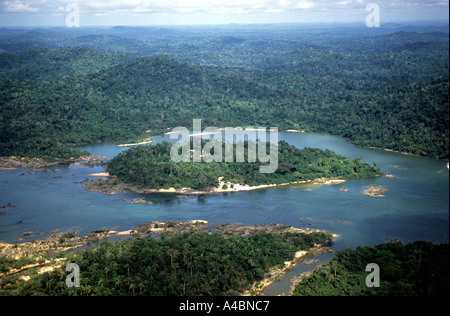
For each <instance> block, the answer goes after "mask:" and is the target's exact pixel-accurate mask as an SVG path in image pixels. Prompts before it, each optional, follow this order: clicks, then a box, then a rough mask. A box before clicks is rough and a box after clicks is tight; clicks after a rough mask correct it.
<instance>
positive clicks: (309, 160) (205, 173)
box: [107, 141, 381, 189]
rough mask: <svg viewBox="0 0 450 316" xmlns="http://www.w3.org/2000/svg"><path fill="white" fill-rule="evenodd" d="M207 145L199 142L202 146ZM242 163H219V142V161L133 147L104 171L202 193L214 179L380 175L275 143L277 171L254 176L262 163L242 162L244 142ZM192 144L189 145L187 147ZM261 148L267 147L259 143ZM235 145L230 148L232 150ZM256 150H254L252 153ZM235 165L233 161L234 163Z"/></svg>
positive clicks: (162, 147) (254, 181) (164, 148)
mask: <svg viewBox="0 0 450 316" xmlns="http://www.w3.org/2000/svg"><path fill="white" fill-rule="evenodd" d="M206 144H207V142H203V146H202V147H203V148H204V147H205V145H206ZM243 145H244V162H225V152H226V149H225V143H224V144H222V146H223V147H222V154H223V159H222V162H211V163H206V162H204V161H202V163H196V162H192V159H191V162H179V163H175V162H173V161H172V159H171V156H170V151H171V148H172V145H171V144H169V143H162V144H156V145H152V146H138V147H135V148H132V149H129V150H128V151H126V152H123V153H121V154H119V155H117V156H116V157H115V158H114V159H113V160H112V161H110V163H109V165H108V167H107V171H108V172H109V173H110V174H111V175H114V176H117V177H118V179H119V180H120V181H122V182H126V183H130V184H135V185H138V186H148V187H150V188H154V189H160V188H170V187H186V188H192V189H205V188H211V187H218V184H219V183H218V178H219V177H223V178H224V179H223V180H224V181H225V182H228V181H230V182H234V183H236V182H237V183H239V184H248V185H250V186H257V185H262V184H283V183H290V182H297V181H306V180H314V179H318V178H335V177H341V178H344V179H356V178H361V177H373V176H377V175H380V174H381V171H380V169H379V168H378V167H375V166H372V165H369V164H367V163H362V162H361V160H360V159H355V160H351V159H349V158H345V157H342V156H340V155H337V154H336V153H334V152H331V151H329V150H325V151H322V150H320V149H312V148H306V149H303V150H300V149H297V148H295V147H294V146H291V145H289V144H288V143H286V142H284V141H281V142H280V143H279V146H278V147H277V150H278V169H277V170H276V172H274V173H269V174H262V173H260V166H261V165H266V164H265V163H261V162H260V161H259V159H257V161H256V162H255V163H253V162H249V159H248V148H249V144H248V142H245V143H244V144H243ZM191 146H192V144H191ZM258 146H266V148H267V149H268V148H269V146H270V145H269V144H267V143H259V144H258ZM236 147H237V145H236V144H235V145H234V151H236ZM191 148H193V147H191ZM256 152H258V150H256ZM234 161H236V160H234Z"/></svg>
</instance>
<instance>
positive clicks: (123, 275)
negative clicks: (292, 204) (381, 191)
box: [0, 232, 331, 296]
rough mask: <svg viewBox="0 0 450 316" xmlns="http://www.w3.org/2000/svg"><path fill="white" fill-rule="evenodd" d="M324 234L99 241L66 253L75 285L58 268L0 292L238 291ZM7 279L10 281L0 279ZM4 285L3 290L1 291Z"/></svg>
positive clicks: (326, 236) (193, 235) (323, 239)
mask: <svg viewBox="0 0 450 316" xmlns="http://www.w3.org/2000/svg"><path fill="white" fill-rule="evenodd" d="M330 238H331V236H330V235H329V234H326V233H315V232H314V233H310V234H303V233H289V232H283V233H279V234H278V233H277V234H271V233H267V232H255V233H252V234H250V235H249V236H245V237H244V236H238V235H231V236H227V235H225V234H219V233H216V234H208V233H184V234H177V235H175V236H170V235H164V234H163V235H161V236H160V238H158V239H155V238H153V237H151V236H150V237H145V238H140V237H139V238H133V239H131V240H128V241H117V242H112V243H102V244H101V245H100V246H99V247H93V248H90V249H87V250H81V251H78V252H76V253H72V254H68V255H67V258H66V259H67V262H74V263H76V264H77V265H78V266H79V267H80V287H79V288H68V287H67V286H66V283H65V281H66V277H67V275H68V274H67V273H66V272H65V270H64V269H63V268H60V269H57V270H56V271H54V272H52V273H45V274H43V275H35V276H34V277H33V279H32V280H30V281H29V282H26V283H22V284H20V285H19V286H18V287H14V286H4V287H2V286H1V285H4V284H2V283H0V295H20V296H24V295H51V296H61V295H70V296H132V295H141V296H223V295H239V294H240V293H242V292H243V291H245V290H249V289H250V287H251V286H252V285H253V283H255V282H258V281H261V280H262V279H263V278H264V277H265V273H267V272H268V271H269V270H270V269H271V268H273V267H276V266H280V267H281V266H284V262H285V261H290V260H293V259H294V257H295V253H296V252H297V251H300V250H309V249H310V248H312V247H314V246H315V245H316V244H322V243H324V242H326V241H328V240H330ZM1 281H2V282H5V283H7V282H12V281H11V280H3V279H2V280H1ZM2 288H3V289H2Z"/></svg>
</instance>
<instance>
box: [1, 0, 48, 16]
mask: <svg viewBox="0 0 450 316" xmlns="http://www.w3.org/2000/svg"><path fill="white" fill-rule="evenodd" d="M30 5H31V4H30V3H29V2H24V1H17V0H16V1H4V3H3V9H4V11H5V12H9V13H36V12H39V8H35V7H31V6H30Z"/></svg>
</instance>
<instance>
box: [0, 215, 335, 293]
mask: <svg viewBox="0 0 450 316" xmlns="http://www.w3.org/2000/svg"><path fill="white" fill-rule="evenodd" d="M120 226H121V225H120ZM118 227H119V226H117V227H113V228H108V229H104V230H97V231H93V232H91V233H89V235H87V236H81V237H77V234H78V233H79V231H75V232H73V233H69V232H67V233H55V234H52V235H50V236H49V237H47V238H44V239H37V240H29V241H26V242H23V243H15V244H10V243H3V242H0V257H5V258H11V259H14V260H20V259H21V258H24V257H27V258H33V260H32V261H29V262H27V263H26V264H24V265H22V266H19V267H17V268H10V269H9V270H8V271H5V272H4V273H0V279H1V278H3V277H9V276H12V275H18V278H19V280H20V282H28V281H29V280H30V279H32V277H33V269H36V272H37V274H43V273H45V272H51V271H54V270H56V269H61V267H62V266H63V265H64V264H65V262H66V259H65V257H62V258H60V257H58V254H61V253H66V252H67V251H81V250H82V249H84V247H85V246H89V245H92V244H95V245H100V243H101V242H108V243H110V242H111V243H113V242H115V241H116V238H118V237H122V238H126V239H128V238H132V237H136V236H139V238H158V236H160V235H161V234H165V235H166V236H167V238H170V236H177V235H180V234H185V233H207V234H219V235H221V236H223V237H224V238H227V237H232V236H241V237H247V236H252V235H253V234H257V233H258V232H265V233H268V234H283V233H295V234H311V233H315V232H322V233H325V234H328V235H329V237H328V238H329V239H327V240H326V241H325V242H324V243H321V244H315V245H314V247H313V248H310V249H308V250H298V251H297V252H296V253H295V255H294V258H293V259H292V260H289V261H285V262H284V265H283V268H280V267H272V268H271V269H270V270H269V272H268V273H266V274H265V275H264V279H263V280H261V281H258V282H256V283H254V284H253V285H250V286H251V288H250V289H249V290H246V291H243V292H241V293H240V296H250V295H259V294H260V293H262V292H263V291H264V289H266V288H267V287H268V286H270V285H271V284H273V283H274V282H276V281H278V280H279V279H280V278H281V277H283V276H284V275H285V274H286V273H287V272H288V271H290V270H291V269H293V268H295V266H296V264H298V262H300V261H301V260H302V259H304V258H305V256H308V255H309V254H313V253H315V252H317V251H322V250H323V249H327V248H326V246H327V245H328V244H329V243H330V242H332V241H333V240H334V239H335V238H336V237H338V235H336V234H332V233H329V232H327V231H324V230H318V229H310V228H296V227H293V226H286V225H282V224H275V223H267V224H263V225H254V226H252V225H250V226H246V225H242V224H239V223H235V224H216V225H211V224H210V223H209V222H208V221H205V220H190V221H152V222H145V223H141V224H139V225H137V226H135V227H134V228H133V229H131V230H125V231H117V230H116V229H117V228H118ZM49 254H50V258H48V255H49ZM30 255H31V257H30ZM43 259H45V260H43ZM29 270H30V271H32V272H31V273H30V272H28V271H29ZM255 293H256V294H255Z"/></svg>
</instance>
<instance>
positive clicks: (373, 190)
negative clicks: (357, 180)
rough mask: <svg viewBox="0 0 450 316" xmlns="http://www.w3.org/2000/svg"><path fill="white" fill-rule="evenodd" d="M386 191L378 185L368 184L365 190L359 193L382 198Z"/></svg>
mask: <svg viewBox="0 0 450 316" xmlns="http://www.w3.org/2000/svg"><path fill="white" fill-rule="evenodd" d="M387 192H388V190H387V189H385V188H383V187H382V186H379V185H370V186H369V187H368V189H367V190H363V191H361V194H364V195H367V196H371V197H375V198H382V197H385V194H386V193H387Z"/></svg>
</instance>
